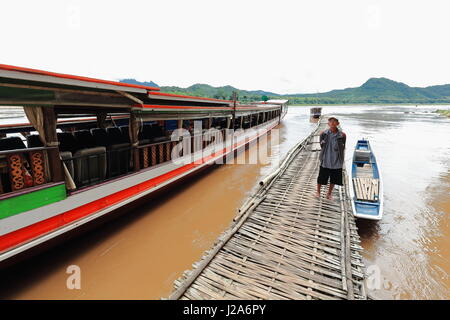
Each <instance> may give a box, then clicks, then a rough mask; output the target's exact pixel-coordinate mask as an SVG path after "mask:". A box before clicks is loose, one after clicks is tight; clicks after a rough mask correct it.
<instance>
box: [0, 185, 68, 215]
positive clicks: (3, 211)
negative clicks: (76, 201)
mask: <svg viewBox="0 0 450 320" xmlns="http://www.w3.org/2000/svg"><path fill="white" fill-rule="evenodd" d="M65 198H66V187H65V185H64V184H60V185H57V186H53V187H50V188H46V189H41V190H37V191H34V192H30V193H26V194H22V195H20V196H17V197H12V198H9V199H4V200H0V219H4V218H7V217H10V216H13V215H16V214H19V213H22V212H25V211H29V210H32V209H36V208H39V207H43V206H46V205H48V204H51V203H54V202H57V201H60V200H64V199H65Z"/></svg>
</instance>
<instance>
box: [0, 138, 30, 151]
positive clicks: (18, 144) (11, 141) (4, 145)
mask: <svg viewBox="0 0 450 320" xmlns="http://www.w3.org/2000/svg"><path fill="white" fill-rule="evenodd" d="M26 148H27V147H26V146H25V143H23V141H22V139H20V138H19V137H7V138H2V139H0V151H8V150H17V149H26Z"/></svg>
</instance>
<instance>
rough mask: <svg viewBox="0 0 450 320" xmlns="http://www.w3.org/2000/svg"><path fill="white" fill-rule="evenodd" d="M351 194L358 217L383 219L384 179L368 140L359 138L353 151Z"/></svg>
mask: <svg viewBox="0 0 450 320" xmlns="http://www.w3.org/2000/svg"><path fill="white" fill-rule="evenodd" d="M351 176H352V183H350V196H351V199H352V209H353V214H354V216H355V217H357V218H361V219H370V220H381V218H382V216H383V181H382V179H381V173H380V168H379V166H378V163H377V160H376V158H375V154H374V153H373V150H372V148H371V146H370V143H369V141H368V140H365V139H362V140H358V142H357V143H356V147H355V151H354V153H353V161H352V168H351Z"/></svg>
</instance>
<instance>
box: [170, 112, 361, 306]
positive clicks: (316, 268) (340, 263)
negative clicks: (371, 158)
mask: <svg viewBox="0 0 450 320" xmlns="http://www.w3.org/2000/svg"><path fill="white" fill-rule="evenodd" d="M325 126H326V123H325V122H324V121H322V120H321V121H320V122H319V123H318V126H317V128H316V129H315V130H313V132H312V133H311V134H310V135H309V136H308V137H307V138H306V139H305V140H303V141H302V142H300V143H298V144H297V145H296V146H295V147H294V148H293V149H292V150H291V151H290V152H289V153H288V155H287V156H286V158H285V159H284V161H283V162H282V163H281V165H280V167H279V169H277V170H276V171H275V172H274V173H273V174H271V175H269V176H268V177H267V178H266V179H264V180H263V181H261V183H260V187H259V189H258V190H257V191H256V193H255V194H254V195H253V196H251V197H250V198H249V199H248V200H247V202H246V203H245V204H244V205H243V206H242V207H241V209H240V210H239V214H238V215H237V217H236V218H235V220H234V223H233V224H232V226H231V227H230V228H229V229H228V230H227V231H226V232H224V233H223V234H222V235H221V236H220V237H219V239H218V240H217V241H216V243H215V245H214V246H213V248H212V249H211V250H209V251H208V252H206V253H205V255H204V256H203V259H202V260H200V261H199V262H197V263H195V264H194V265H193V269H192V270H190V271H185V272H184V274H183V276H182V277H181V278H180V279H178V280H176V281H175V291H174V292H173V293H172V294H171V296H170V297H169V299H192V300H199V299H366V298H367V296H366V293H365V289H364V266H363V263H362V257H361V254H360V251H361V250H362V248H361V246H360V240H359V235H358V233H357V227H356V225H355V221H354V218H353V215H352V212H351V204H350V202H349V196H348V194H349V192H348V178H347V175H346V174H345V172H344V181H345V182H344V186H342V187H338V188H335V190H334V191H333V192H334V199H333V200H327V199H325V197H324V196H323V195H322V197H321V198H320V199H317V198H315V196H314V193H315V187H316V178H317V174H318V170H319V150H320V146H318V143H319V142H318V141H319V139H318V135H319V132H320V131H321V130H323V129H324V128H325ZM323 192H325V191H323Z"/></svg>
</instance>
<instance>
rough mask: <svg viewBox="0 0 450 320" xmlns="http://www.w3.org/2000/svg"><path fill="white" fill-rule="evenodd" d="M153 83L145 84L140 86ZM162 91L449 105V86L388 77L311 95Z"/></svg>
mask: <svg viewBox="0 0 450 320" xmlns="http://www.w3.org/2000/svg"><path fill="white" fill-rule="evenodd" d="M121 81H122V82H127V83H140V82H138V81H136V80H134V79H125V80H121ZM148 83H152V84H153V86H157V85H156V83H154V82H146V83H141V84H146V85H148ZM160 88H161V91H162V92H168V93H175V94H184V95H193V96H202V97H209V98H216V99H231V95H232V93H233V91H236V92H237V93H238V96H239V100H240V101H242V102H250V101H258V100H261V97H262V96H267V97H269V98H286V99H289V100H290V103H291V104H356V103H363V104H366V103H393V104H394V103H395V104H397V103H412V104H433V103H441V104H450V84H446V85H438V86H430V87H425V88H418V87H410V86H408V85H406V84H404V83H402V82H396V81H393V80H390V79H387V78H371V79H369V80H367V81H366V82H365V83H364V84H363V85H361V86H360V87H356V88H347V89H340V90H332V91H329V92H323V93H314V94H285V95H283V94H277V93H273V92H267V91H262V90H255V91H248V90H240V89H237V88H234V87H232V86H223V87H213V86H210V85H207V84H194V85H192V86H190V87H188V88H180V87H174V86H168V87H167V86H163V87H160Z"/></svg>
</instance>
